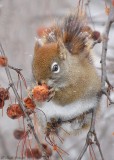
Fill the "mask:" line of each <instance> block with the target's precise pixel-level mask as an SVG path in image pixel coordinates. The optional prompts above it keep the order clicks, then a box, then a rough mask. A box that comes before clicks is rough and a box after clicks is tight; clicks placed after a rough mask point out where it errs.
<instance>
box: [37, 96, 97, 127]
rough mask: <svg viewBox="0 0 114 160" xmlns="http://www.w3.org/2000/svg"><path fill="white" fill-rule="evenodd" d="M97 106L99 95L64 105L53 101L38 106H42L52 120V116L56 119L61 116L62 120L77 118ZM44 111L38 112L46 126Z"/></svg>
mask: <svg viewBox="0 0 114 160" xmlns="http://www.w3.org/2000/svg"><path fill="white" fill-rule="evenodd" d="M97 106H98V100H97V97H91V98H87V99H83V100H82V99H81V100H78V101H75V102H73V103H71V104H69V105H66V106H64V107H63V106H58V105H56V104H54V103H53V102H47V103H45V104H43V106H38V107H39V108H40V110H42V111H43V112H44V114H45V115H46V117H47V120H48V121H50V118H55V119H58V118H60V119H61V120H62V121H67V120H71V119H73V118H76V117H77V116H79V115H81V114H83V113H84V112H86V111H89V110H90V109H92V108H95V107H97ZM43 112H41V111H37V114H38V119H39V121H40V123H41V124H42V126H43V127H45V125H46V119H45V116H44V114H43ZM65 128H66V125H65ZM74 128H75V127H74Z"/></svg>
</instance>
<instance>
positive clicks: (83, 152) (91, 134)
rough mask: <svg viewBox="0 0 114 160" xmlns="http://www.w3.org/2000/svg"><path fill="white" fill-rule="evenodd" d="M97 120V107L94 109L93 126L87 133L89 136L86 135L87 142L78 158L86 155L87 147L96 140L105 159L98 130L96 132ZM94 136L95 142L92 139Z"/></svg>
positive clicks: (78, 159)
mask: <svg viewBox="0 0 114 160" xmlns="http://www.w3.org/2000/svg"><path fill="white" fill-rule="evenodd" d="M95 120H96V109H93V110H92V119H91V126H90V130H89V132H88V134H87V137H86V143H85V145H84V147H83V149H82V151H81V152H80V155H79V157H78V158H77V160H81V159H82V157H83V156H84V154H85V152H86V151H87V148H88V147H89V145H92V144H94V143H95V142H96V145H97V147H98V149H99V152H100V155H101V158H102V160H104V158H103V154H102V151H101V147H100V143H99V141H98V138H97V135H96V132H95ZM92 136H94V139H95V142H93V141H92Z"/></svg>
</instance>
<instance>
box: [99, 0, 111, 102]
mask: <svg viewBox="0 0 114 160" xmlns="http://www.w3.org/2000/svg"><path fill="white" fill-rule="evenodd" d="M110 3H111V2H110ZM113 22H114V7H113V6H112V4H111V5H110V13H109V16H108V20H107V22H106V25H105V30H104V33H103V45H102V56H101V69H102V76H101V82H102V84H101V85H102V86H101V90H102V93H103V94H105V95H106V96H107V97H108V99H109V101H110V103H111V104H114V102H112V100H111V99H110V97H109V94H108V93H107V91H106V87H105V84H106V83H107V84H108V85H109V86H111V84H110V82H109V81H108V78H107V73H106V56H107V47H108V39H109V38H108V37H109V32H110V28H111V25H112V23H113Z"/></svg>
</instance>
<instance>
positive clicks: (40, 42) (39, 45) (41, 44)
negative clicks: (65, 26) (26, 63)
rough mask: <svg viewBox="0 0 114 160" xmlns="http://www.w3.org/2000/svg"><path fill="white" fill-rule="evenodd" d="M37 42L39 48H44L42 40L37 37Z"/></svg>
mask: <svg viewBox="0 0 114 160" xmlns="http://www.w3.org/2000/svg"><path fill="white" fill-rule="evenodd" d="M35 41H36V44H37V46H38V48H39V47H42V46H43V45H44V43H43V41H42V39H38V38H37V37H35Z"/></svg>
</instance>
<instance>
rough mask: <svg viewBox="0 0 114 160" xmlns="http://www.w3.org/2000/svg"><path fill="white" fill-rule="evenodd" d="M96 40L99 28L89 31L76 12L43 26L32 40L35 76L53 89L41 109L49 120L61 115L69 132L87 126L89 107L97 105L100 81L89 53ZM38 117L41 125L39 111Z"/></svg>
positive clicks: (98, 38) (98, 40)
mask: <svg viewBox="0 0 114 160" xmlns="http://www.w3.org/2000/svg"><path fill="white" fill-rule="evenodd" d="M96 41H97V42H100V34H99V32H97V31H92V29H91V28H90V27H89V26H88V24H87V22H86V20H85V16H83V15H82V14H78V13H75V14H71V15H69V16H67V17H66V18H65V19H64V20H63V22H62V23H61V24H56V25H53V26H52V27H50V29H48V30H45V32H44V34H43V35H42V37H41V38H40V39H37V41H36V44H35V49H34V57H33V63H32V69H33V75H34V78H35V80H36V81H37V82H39V81H42V80H43V81H45V83H46V84H47V85H48V86H50V87H51V88H53V89H54V96H53V99H52V101H50V102H48V105H46V104H44V105H43V106H41V108H40V109H41V110H42V111H43V112H44V113H45V115H46V117H47V119H48V121H50V119H51V118H55V119H56V120H58V119H61V121H62V122H63V123H62V127H63V128H64V129H66V130H67V131H69V132H70V133H75V132H76V131H77V130H78V129H81V128H84V126H89V125H90V121H91V113H90V111H91V109H94V108H99V101H100V94H99V93H100V90H101V81H100V78H99V76H98V74H97V72H96V68H95V66H94V64H93V63H92V57H91V49H92V47H93V45H94V44H95V42H96ZM38 107H39V106H38ZM38 117H39V120H40V122H41V123H42V126H43V127H44V126H45V125H46V123H45V118H44V115H43V114H42V113H41V112H39V113H38Z"/></svg>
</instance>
